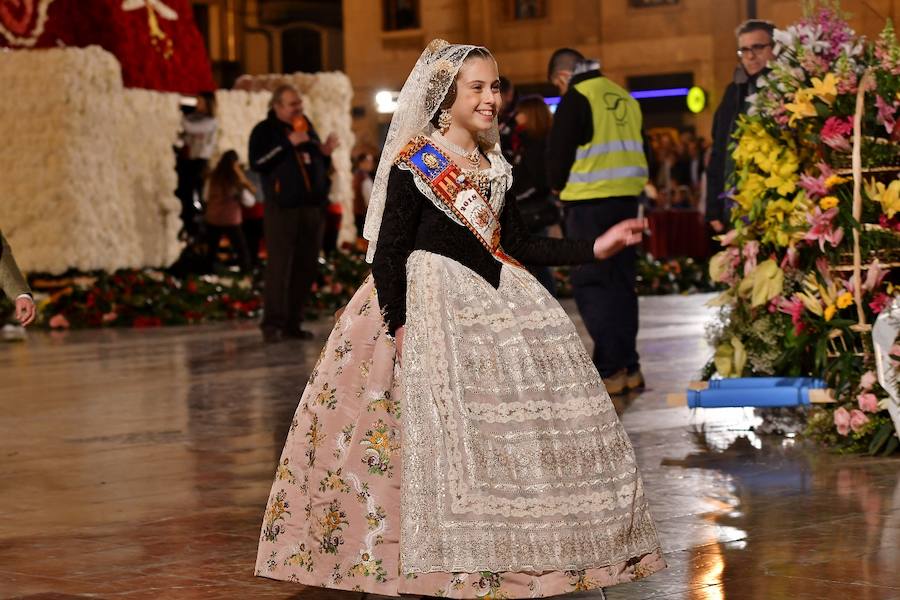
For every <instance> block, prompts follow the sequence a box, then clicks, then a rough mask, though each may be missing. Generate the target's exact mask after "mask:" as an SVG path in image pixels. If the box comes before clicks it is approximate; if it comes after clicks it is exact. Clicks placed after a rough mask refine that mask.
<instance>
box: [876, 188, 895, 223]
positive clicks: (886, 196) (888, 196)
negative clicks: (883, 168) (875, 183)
mask: <svg viewBox="0 0 900 600" xmlns="http://www.w3.org/2000/svg"><path fill="white" fill-rule="evenodd" d="M879 185H880V186H882V187H884V184H883V183H880V182H879ZM878 202H879V203H880V204H881V210H883V211H884V214H885V215H886V216H887V218H888V219H893V218H894V215H895V214H897V213H898V212H900V179H895V180H894V181H892V182H891V183H890V184H889V185H888V186H887V188H885V190H884V193H882V195H881V199H880V200H879V201H878Z"/></svg>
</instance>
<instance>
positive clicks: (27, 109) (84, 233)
mask: <svg viewBox="0 0 900 600" xmlns="http://www.w3.org/2000/svg"><path fill="white" fill-rule="evenodd" d="M0 81H3V86H2V89H0V131H3V132H4V134H5V135H4V143H3V144H0V164H2V165H3V166H4V176H3V177H2V178H0V230H2V231H3V232H4V234H5V235H6V237H7V238H8V239H9V242H10V244H11V245H12V246H13V247H14V248H15V251H16V259H17V261H18V262H19V263H20V266H21V267H22V268H23V269H25V270H26V271H32V272H44V273H50V274H59V273H63V272H65V271H67V270H69V269H73V268H74V269H78V270H80V271H93V270H104V271H115V270H116V269H121V268H142V267H164V266H168V265H170V264H172V262H174V261H175V260H176V259H177V258H178V255H179V253H180V251H181V247H182V245H181V243H180V242H179V241H178V237H177V235H178V230H179V228H180V226H181V223H180V219H179V212H180V203H179V201H178V199H177V198H176V197H175V193H174V190H175V187H176V174H175V156H174V154H173V152H172V147H173V146H174V145H175V143H176V142H177V139H178V131H179V129H180V123H181V112H180V110H179V108H178V96H177V95H176V94H168V93H161V92H155V91H150V90H139V89H126V88H124V87H123V85H122V75H121V68H120V66H119V63H118V61H117V60H116V59H115V57H114V56H113V55H112V54H110V53H109V52H107V51H105V50H103V49H101V48H99V47H96V46H91V47H88V48H64V49H58V48H54V49H47V50H27V51H24V50H23V51H14V52H3V53H0ZM282 82H290V83H293V84H294V85H295V86H296V87H297V88H298V90H299V91H300V93H301V94H302V95H303V97H304V101H305V111H306V113H307V114H308V115H309V116H310V119H311V120H312V121H313V123H314V124H315V126H316V128H317V130H318V132H319V134H320V135H321V136H322V138H323V139H324V138H325V137H327V136H328V135H329V134H330V133H334V134H336V135H337V137H338V139H339V140H340V147H339V148H338V149H337V150H336V151H335V152H334V155H333V157H332V158H333V165H334V169H335V174H334V177H333V184H332V189H331V198H332V201H334V202H338V203H340V204H341V205H342V206H343V207H344V214H345V215H352V202H353V193H352V173H351V167H350V150H351V148H352V147H353V143H354V136H353V132H352V130H351V127H350V102H351V99H352V96H353V90H352V86H351V85H350V80H349V79H348V78H347V76H346V75H344V74H343V73H319V74H315V75H309V74H295V75H290V76H277V77H276V76H265V77H261V78H257V79H256V80H255V83H256V84H257V86H258V87H257V90H256V91H241V90H231V91H219V92H217V104H218V109H219V115H218V120H219V128H220V129H219V131H220V135H219V141H218V152H217V155H221V153H222V152H224V151H225V150H227V149H229V148H233V149H234V150H236V151H237V152H238V155H239V156H240V157H241V160H242V161H244V162H246V160H247V143H248V141H249V138H250V131H251V130H252V129H253V126H254V125H256V123H258V122H259V121H261V120H262V119H264V118H265V116H266V112H267V110H268V102H269V97H270V95H271V94H270V93H269V92H268V91H262V90H265V89H269V90H271V89H274V88H275V87H276V86H277V85H278V84H279V83H282ZM214 158H217V156H216V157H214ZM342 239H355V230H354V228H353V219H352V218H345V219H344V220H343V231H342Z"/></svg>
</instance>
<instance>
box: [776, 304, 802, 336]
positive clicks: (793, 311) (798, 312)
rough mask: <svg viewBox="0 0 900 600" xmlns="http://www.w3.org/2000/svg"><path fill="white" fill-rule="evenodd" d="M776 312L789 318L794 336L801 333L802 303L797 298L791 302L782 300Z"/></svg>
mask: <svg viewBox="0 0 900 600" xmlns="http://www.w3.org/2000/svg"><path fill="white" fill-rule="evenodd" d="M778 310H779V311H781V312H783V313H785V314H787V315H790V316H791V323H793V324H794V334H795V335H796V334H799V333H800V332H801V331H803V310H804V308H803V301H802V300H800V299H799V298H794V299H792V300H785V299H782V300H781V302H780V303H779V305H778Z"/></svg>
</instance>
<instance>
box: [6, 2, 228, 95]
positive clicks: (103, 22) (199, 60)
mask: <svg viewBox="0 0 900 600" xmlns="http://www.w3.org/2000/svg"><path fill="white" fill-rule="evenodd" d="M40 4H41V0H0V25H2V27H3V35H0V46H8V47H12V48H24V47H25V46H24V45H23V44H22V43H21V42H18V43H16V42H14V41H11V40H10V36H9V33H12V34H15V37H18V38H27V37H29V35H30V34H33V32H34V28H35V27H36V26H37V19H38V14H39V6H40ZM126 4H130V5H132V6H133V5H138V7H137V8H135V9H133V10H125V8H124V7H125V5H126ZM158 4H161V5H162V7H161V8H160V9H157V8H155V6H157V5H158ZM148 5H149V10H153V11H154V19H151V18H150V16H149V15H148ZM166 9H171V11H172V12H174V13H175V14H176V15H177V19H174V20H172V19H167V18H165V17H164V16H163V14H168V13H169V11H168V10H166ZM154 20H155V23H156V25H157V27H158V31H159V32H161V33H162V36H164V37H159V36H158V37H154V36H153V27H151V23H152V21H154ZM92 44H95V45H98V46H102V47H103V48H105V49H106V50H108V51H109V52H111V53H112V54H114V55H115V56H116V58H117V59H118V60H119V63H120V64H121V65H122V79H123V81H124V83H125V85H126V86H127V87H138V88H148V89H152V90H160V91H166V92H180V93H183V94H195V93H197V92H201V91H212V90H214V89H215V87H216V86H215V83H214V81H213V77H212V69H211V68H210V63H209V57H208V56H207V53H206V48H205V46H204V44H203V38H202V36H201V35H200V31H199V30H198V29H197V26H196V24H195V23H194V16H193V12H192V9H191V3H190V0H144V1H143V2H141V1H137V2H135V1H132V2H126V0H53V1H52V2H51V3H50V5H49V9H48V11H47V19H46V22H45V24H44V31H43V33H41V35H40V36H39V37H38V38H37V40H36V43H35V44H34V46H33V47H34V48H52V47H57V46H59V45H64V46H79V47H84V46H90V45H92Z"/></svg>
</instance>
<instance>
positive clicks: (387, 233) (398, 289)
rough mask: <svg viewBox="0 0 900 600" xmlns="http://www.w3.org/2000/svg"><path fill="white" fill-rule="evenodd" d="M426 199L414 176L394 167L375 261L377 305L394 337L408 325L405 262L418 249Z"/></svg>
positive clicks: (389, 180) (389, 179) (373, 268)
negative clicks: (401, 328) (420, 224)
mask: <svg viewBox="0 0 900 600" xmlns="http://www.w3.org/2000/svg"><path fill="white" fill-rule="evenodd" d="M423 200H424V198H423V196H422V194H421V193H420V192H419V190H418V189H416V184H415V182H414V181H413V179H412V174H411V173H409V172H408V171H401V170H400V169H399V168H397V167H396V166H394V167H392V168H391V172H390V175H389V176H388V184H387V197H386V198H385V203H384V215H383V216H382V218H381V230H380V231H379V232H378V247H377V248H376V249H375V257H374V259H373V260H372V276H373V277H374V278H375V289H376V290H377V291H378V303H379V304H380V305H381V309H382V311H384V315H385V320H386V321H387V325H388V331H389V332H390V333H391V334H393V333H394V332H395V331H397V329H399V328H400V327H402V326H403V325H404V323H406V259H408V258H409V255H410V253H411V252H412V251H413V248H414V247H415V243H416V231H417V230H418V227H419V220H420V217H421V213H422V201H423Z"/></svg>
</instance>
